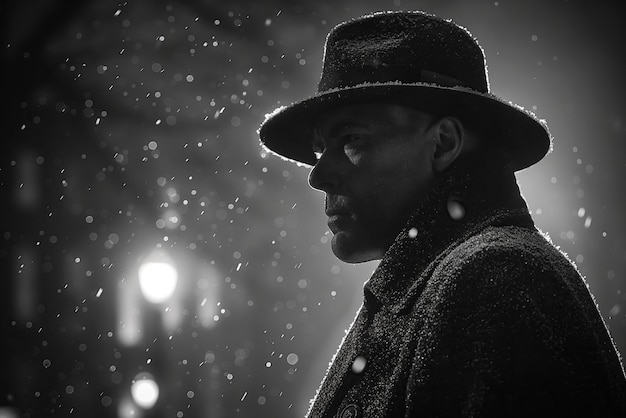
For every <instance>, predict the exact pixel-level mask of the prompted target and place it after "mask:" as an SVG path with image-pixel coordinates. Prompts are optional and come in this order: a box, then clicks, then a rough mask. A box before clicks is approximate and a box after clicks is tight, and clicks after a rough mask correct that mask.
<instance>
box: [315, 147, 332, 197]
mask: <svg viewBox="0 0 626 418" xmlns="http://www.w3.org/2000/svg"><path fill="white" fill-rule="evenodd" d="M338 168H339V164H338V162H337V161H335V159H333V158H332V156H331V155H330V153H329V150H326V151H324V153H322V156H321V157H320V159H319V160H317V163H316V164H315V165H314V166H313V168H312V169H311V172H310V173H309V184H310V185H311V187H313V188H314V189H317V190H321V191H323V192H326V193H332V192H334V191H335V189H336V188H337V182H338V174H339V170H338Z"/></svg>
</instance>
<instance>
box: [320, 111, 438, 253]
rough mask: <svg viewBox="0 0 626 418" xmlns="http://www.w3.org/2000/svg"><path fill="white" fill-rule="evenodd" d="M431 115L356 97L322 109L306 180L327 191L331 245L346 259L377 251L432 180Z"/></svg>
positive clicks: (385, 245) (388, 242) (389, 240)
mask: <svg viewBox="0 0 626 418" xmlns="http://www.w3.org/2000/svg"><path fill="white" fill-rule="evenodd" d="M431 122H432V116H430V115H428V114H426V113H423V112H420V111H417V110H415V109H411V108H408V107H404V106H400V105H390V104H358V105H348V106H343V107H341V108H338V109H333V110H332V111H330V112H328V113H325V114H323V115H322V116H320V118H319V119H318V122H317V125H316V130H315V141H314V144H313V148H314V151H315V152H316V154H317V156H318V161H317V164H316V165H315V166H314V167H313V169H312V170H311V173H310V175H309V184H310V185H311V186H312V187H313V188H315V189H318V190H321V191H323V192H325V193H326V214H327V215H328V226H329V227H330V230H331V231H332V232H333V234H334V236H333V239H332V249H333V252H334V253H335V255H336V256H337V257H338V258H339V259H340V260H343V261H346V262H352V263H357V262H363V261H369V260H375V259H380V258H382V256H383V254H384V253H385V251H387V249H388V248H389V246H390V245H391V243H392V242H393V240H394V239H395V237H396V236H397V235H398V233H399V232H400V230H401V229H402V227H403V226H404V224H405V223H406V221H407V220H408V217H409V215H410V213H411V212H412V211H413V210H414V209H415V206H416V205H417V204H418V203H419V202H420V201H422V200H423V199H424V197H425V196H426V195H427V194H428V193H429V191H430V188H431V185H432V181H433V177H434V174H433V167H432V163H431V157H432V155H433V152H434V149H435V144H434V141H433V140H432V139H430V135H429V127H430V124H431Z"/></svg>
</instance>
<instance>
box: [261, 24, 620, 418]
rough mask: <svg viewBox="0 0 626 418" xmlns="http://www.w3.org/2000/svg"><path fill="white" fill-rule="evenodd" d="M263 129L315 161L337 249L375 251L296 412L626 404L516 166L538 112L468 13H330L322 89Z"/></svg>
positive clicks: (586, 308)
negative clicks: (449, 16) (526, 106)
mask: <svg viewBox="0 0 626 418" xmlns="http://www.w3.org/2000/svg"><path fill="white" fill-rule="evenodd" d="M259 134H260V137H261V141H262V143H263V144H264V145H265V147H267V148H268V149H269V150H271V151H272V152H274V153H276V154H278V155H281V156H283V157H285V158H287V159H289V160H292V161H296V162H299V163H303V164H305V165H310V166H312V169H311V173H310V176H309V183H310V185H311V186H312V187H313V188H315V189H318V190H320V191H322V192H324V193H325V195H326V200H325V211H326V215H327V216H328V225H329V228H330V230H331V231H332V233H333V238H332V249H333V252H334V254H335V255H336V256H337V257H338V258H339V259H341V260H343V261H346V262H350V263H357V262H363V261H370V260H381V261H380V264H379V265H378V267H377V269H376V271H375V272H374V274H373V275H372V277H371V278H370V279H369V281H368V282H367V283H366V284H365V287H364V301H363V305H362V307H361V309H360V311H359V313H358V316H357V318H356V319H355V321H354V323H353V324H352V326H351V329H350V332H349V333H348V335H347V336H346V337H345V339H344V341H343V342H342V343H341V346H340V349H339V351H338V352H337V354H336V356H335V358H334V359H333V362H332V364H331V366H330V368H329V370H328V372H327V375H326V377H325V378H324V380H323V382H322V385H321V387H320V389H319V391H318V393H317V394H316V396H315V399H314V400H313V403H312V406H311V409H310V410H309V416H311V417H341V418H346V417H411V416H437V417H440V416H546V415H550V416H579V415H583V416H615V417H618V416H626V378H625V376H624V370H623V367H622V365H621V363H620V359H619V355H618V353H617V351H616V349H615V347H614V344H613V342H612V340H611V338H610V336H609V333H608V331H607V329H606V326H605V324H604V322H603V320H602V318H601V316H600V314H599V312H598V309H597V307H596V305H595V303H594V301H593V298H592V297H591V295H590V293H589V291H588V289H587V287H586V284H585V282H584V280H583V279H582V277H581V276H580V274H579V273H578V271H577V269H576V267H575V266H574V265H573V263H572V262H571V261H569V259H568V258H567V257H566V256H565V255H564V254H563V253H562V252H560V251H559V250H558V249H557V248H556V247H554V245H552V244H551V243H550V241H549V240H548V239H547V238H546V237H545V236H544V235H543V234H541V233H540V232H539V231H538V230H537V228H536V227H535V225H534V222H533V220H532V218H531V216H530V214H529V212H528V208H527V206H526V203H525V201H524V199H523V197H522V196H521V194H520V191H519V189H518V186H517V183H516V179H515V175H514V173H515V171H518V170H522V169H524V168H527V167H529V166H531V165H533V164H535V163H536V162H538V161H539V160H541V159H542V158H543V157H544V156H545V155H546V153H547V152H549V150H550V147H551V138H550V135H549V132H548V130H547V127H546V125H545V123H543V122H542V121H540V120H539V119H537V118H536V117H535V116H534V115H533V114H531V113H529V112H526V111H524V110H523V109H521V108H520V107H518V106H515V105H512V104H510V103H508V102H505V101H504V100H501V99H499V98H498V97H496V96H494V95H493V94H491V93H490V92H489V84H488V80H487V73H486V64H485V59H484V54H483V51H482V49H481V47H480V46H479V44H478V43H477V41H476V40H475V39H474V38H473V37H472V36H471V34H470V33H469V32H468V31H467V30H465V29H464V28H462V27H460V26H457V25H456V24H454V23H452V22H451V21H445V20H442V19H440V18H437V17H435V16H432V15H428V14H425V13H421V12H387V13H376V14H372V15H368V16H364V17H361V18H358V19H354V20H352V21H349V22H345V23H343V24H340V25H338V26H337V27H335V28H334V29H333V30H332V31H331V33H330V34H329V36H328V38H327V40H326V46H325V52H324V62H323V69H322V78H321V81H320V83H319V85H318V94H317V95H315V96H313V97H311V98H309V99H306V100H303V101H301V102H298V103H295V104H292V105H290V106H287V107H283V108H279V109H277V110H276V111H274V112H273V113H272V114H270V115H268V117H267V119H266V120H265V122H264V123H263V125H262V126H261V128H260V131H259Z"/></svg>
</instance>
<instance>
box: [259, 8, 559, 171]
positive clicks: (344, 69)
mask: <svg viewBox="0 0 626 418" xmlns="http://www.w3.org/2000/svg"><path fill="white" fill-rule="evenodd" d="M356 103H395V104H402V105H407V106H411V107H414V108H417V109H420V110H423V111H426V112H431V113H434V114H437V115H441V116H446V115H452V116H456V117H458V118H459V119H461V120H462V121H463V122H466V123H468V124H469V125H471V126H474V127H477V128H478V129H479V130H480V132H482V133H484V134H486V135H487V137H488V140H490V141H493V142H494V144H496V145H497V146H499V147H500V148H501V149H502V150H504V151H505V155H506V157H507V158H508V159H509V163H510V164H511V166H512V167H513V169H514V170H521V169H523V168H526V167H528V166H530V165H532V164H534V163H536V162H537V161H539V160H541V159H542V158H543V157H544V156H545V155H546V153H547V152H548V151H549V150H550V148H551V137H550V134H549V132H548V128H547V125H546V124H545V122H544V121H542V120H540V119H538V118H537V117H536V116H535V115H534V114H533V113H531V112H529V111H526V110H524V109H523V108H522V107H520V106H517V105H515V104H513V103H510V102H507V101H505V100H503V99H501V98H499V97H497V96H495V95H493V94H491V93H490V91H489V81H488V79H487V67H486V62H485V56H484V53H483V50H482V48H481V47H480V45H479V44H478V42H477V41H476V40H475V39H474V37H473V36H472V35H471V34H470V33H469V32H468V31H467V30H466V29H465V28H463V27H461V26H458V25H456V24H455V23H453V22H452V21H449V20H443V19H440V18H438V17H436V16H433V15H429V14H426V13H423V12H380V13H374V14H371V15H367V16H363V17H360V18H357V19H354V20H351V21H348V22H344V23H341V24H339V25H337V26H336V27H335V28H333V29H332V30H331V32H330V33H329V34H328V37H327V38H326V45H325V47H324V61H323V66H322V77H321V80H320V82H319V84H318V88H317V94H315V95H314V96H312V97H310V98H308V99H305V100H302V101H300V102H296V103H293V104H291V105H289V106H282V107H279V108H278V109H276V110H274V111H273V112H272V113H270V114H268V115H266V118H265V121H264V122H263V123H262V125H261V127H260V128H259V136H260V139H261V143H262V144H263V145H264V146H265V147H266V148H267V149H269V150H270V151H271V152H273V153H275V154H278V155H280V156H282V157H284V158H286V159H288V160H292V161H294V162H299V163H302V164H305V165H314V164H315V162H316V157H315V154H314V153H313V150H312V148H311V142H312V139H313V135H314V126H315V123H316V120H317V118H318V116H319V114H320V113H321V112H322V111H326V110H328V109H332V108H333V107H336V106H341V105H346V104H356Z"/></svg>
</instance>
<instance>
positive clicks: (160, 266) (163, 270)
mask: <svg viewBox="0 0 626 418" xmlns="http://www.w3.org/2000/svg"><path fill="white" fill-rule="evenodd" d="M177 282H178V271H176V267H174V266H173V265H172V264H170V263H167V262H153V261H148V262H145V263H143V264H142V265H141V266H140V267H139V287H140V289H141V293H143V295H144V297H145V298H146V299H147V300H148V301H149V302H152V303H161V302H165V301H166V300H167V299H169V298H170V296H172V295H173V294H174V291H175V290H176V283H177Z"/></svg>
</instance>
